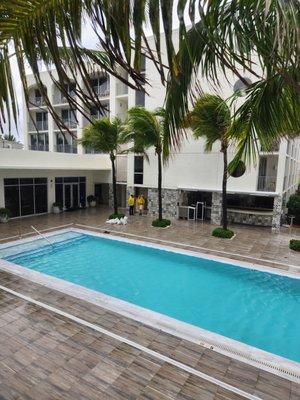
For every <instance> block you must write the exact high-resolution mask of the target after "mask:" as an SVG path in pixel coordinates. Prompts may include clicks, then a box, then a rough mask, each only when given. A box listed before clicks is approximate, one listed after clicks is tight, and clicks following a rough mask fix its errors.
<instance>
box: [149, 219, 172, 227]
mask: <svg viewBox="0 0 300 400" xmlns="http://www.w3.org/2000/svg"><path fill="white" fill-rule="evenodd" d="M170 225H171V221H170V220H169V219H155V220H154V221H152V226H155V227H156V228H166V227H167V226H170Z"/></svg>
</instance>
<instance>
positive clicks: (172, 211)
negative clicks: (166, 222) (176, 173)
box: [147, 188, 179, 218]
mask: <svg viewBox="0 0 300 400" xmlns="http://www.w3.org/2000/svg"><path fill="white" fill-rule="evenodd" d="M147 200H148V212H149V214H150V215H153V216H158V197H157V189H153V188H149V189H148V199H147ZM178 202H179V191H178V190H176V189H175V190H173V189H162V209H163V217H167V218H176V217H177V203H178Z"/></svg>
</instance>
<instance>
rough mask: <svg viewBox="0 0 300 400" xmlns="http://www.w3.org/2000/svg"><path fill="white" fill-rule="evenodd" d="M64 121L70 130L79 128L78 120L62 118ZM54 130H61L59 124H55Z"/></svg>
mask: <svg viewBox="0 0 300 400" xmlns="http://www.w3.org/2000/svg"><path fill="white" fill-rule="evenodd" d="M62 123H63V124H64V125H65V126H66V127H67V128H68V129H70V130H74V129H77V122H76V121H73V120H69V119H67V120H62ZM62 129H63V128H62ZM54 130H55V131H59V130H60V129H59V127H58V125H57V124H55V126H54Z"/></svg>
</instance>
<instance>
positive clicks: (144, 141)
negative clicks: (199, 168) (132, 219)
mask: <svg viewBox="0 0 300 400" xmlns="http://www.w3.org/2000/svg"><path fill="white" fill-rule="evenodd" d="M166 133H167V129H166V120H165V111H164V109H162V108H159V109H157V110H156V111H153V112H151V111H148V110H146V109H145V108H144V107H133V108H131V109H130V110H129V111H128V120H127V134H126V141H127V142H129V141H132V142H133V143H134V144H133V147H132V149H131V150H132V151H134V152H135V153H143V154H145V155H146V156H147V153H146V152H147V150H148V149H149V148H150V147H154V149H155V154H156V156H157V165H158V177H157V191H158V220H159V221H162V220H163V215H162V190H161V189H162V169H163V163H164V162H166V161H167V159H168V156H169V144H170V142H169V137H168V135H167V134H166Z"/></svg>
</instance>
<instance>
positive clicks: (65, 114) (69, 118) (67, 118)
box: [61, 108, 77, 129]
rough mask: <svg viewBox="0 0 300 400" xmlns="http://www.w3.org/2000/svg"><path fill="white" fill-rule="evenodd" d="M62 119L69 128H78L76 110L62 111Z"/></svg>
mask: <svg viewBox="0 0 300 400" xmlns="http://www.w3.org/2000/svg"><path fill="white" fill-rule="evenodd" d="M61 119H62V121H63V123H64V124H65V125H66V126H67V127H68V128H70V129H72V128H76V126H77V121H76V110H74V109H70V108H67V109H65V110H61Z"/></svg>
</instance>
